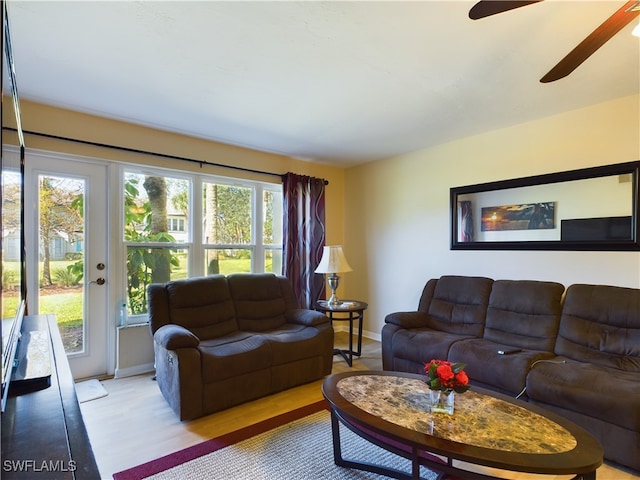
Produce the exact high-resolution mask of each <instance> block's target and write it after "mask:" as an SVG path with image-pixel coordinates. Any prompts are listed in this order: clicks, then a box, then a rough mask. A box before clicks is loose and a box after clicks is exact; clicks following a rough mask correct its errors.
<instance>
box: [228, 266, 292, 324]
mask: <svg viewBox="0 0 640 480" xmlns="http://www.w3.org/2000/svg"><path fill="white" fill-rule="evenodd" d="M227 280H228V282H229V291H230V292H231V297H232V298H233V301H234V304H235V307H236V316H237V321H238V327H239V328H240V330H243V331H251V332H264V331H267V330H273V329H274V328H278V327H281V326H282V325H284V324H285V323H286V318H285V311H286V304H285V300H284V297H283V295H282V291H281V285H280V282H279V280H278V277H276V276H275V275H273V274H270V273H264V274H240V273H238V274H234V275H229V276H228V277H227Z"/></svg>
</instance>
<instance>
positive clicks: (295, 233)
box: [282, 173, 325, 308]
mask: <svg viewBox="0 0 640 480" xmlns="http://www.w3.org/2000/svg"><path fill="white" fill-rule="evenodd" d="M282 179H283V182H282V183H283V197H284V226H283V230H284V231H283V235H284V267H283V268H284V272H283V274H284V275H285V276H286V277H287V278H288V279H289V281H290V282H291V285H293V291H294V293H295V295H296V298H297V300H298V303H299V304H300V306H301V307H302V308H313V305H314V304H315V303H316V302H317V301H318V299H320V298H321V297H322V298H324V294H325V280H324V275H320V274H317V273H314V270H315V269H316V268H317V267H318V264H319V263H320V259H321V258H322V247H324V241H325V226H324V211H325V210H324V208H325V207H324V190H325V181H324V180H323V179H321V178H313V177H307V176H304V175H296V174H295V173H287V174H286V175H283V176H282Z"/></svg>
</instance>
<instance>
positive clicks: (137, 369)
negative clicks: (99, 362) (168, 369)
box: [114, 363, 155, 378]
mask: <svg viewBox="0 0 640 480" xmlns="http://www.w3.org/2000/svg"><path fill="white" fill-rule="evenodd" d="M154 371H155V368H154V365H153V363H147V364H145V365H136V366H134V367H128V368H116V371H115V374H114V377H115V378H123V377H133V376H134V375H141V374H143V373H149V372H154Z"/></svg>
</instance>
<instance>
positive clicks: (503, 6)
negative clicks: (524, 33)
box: [469, 0, 542, 20]
mask: <svg viewBox="0 0 640 480" xmlns="http://www.w3.org/2000/svg"><path fill="white" fill-rule="evenodd" d="M541 1H542V0H528V1H526V0H525V1H510V0H480V1H479V2H478V3H476V4H475V5H474V6H473V7H471V10H469V18H470V19H471V20H479V19H481V18H484V17H490V16H491V15H495V14H497V13H502V12H508V11H509V10H513V9H514V8H520V7H525V6H527V5H531V4H532V3H538V2H541Z"/></svg>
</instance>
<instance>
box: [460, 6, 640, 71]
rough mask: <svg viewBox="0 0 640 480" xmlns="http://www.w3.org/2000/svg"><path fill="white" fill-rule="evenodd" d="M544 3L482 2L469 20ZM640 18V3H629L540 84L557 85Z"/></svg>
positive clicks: (554, 68)
mask: <svg viewBox="0 0 640 480" xmlns="http://www.w3.org/2000/svg"><path fill="white" fill-rule="evenodd" d="M541 1H542V0H528V1H527V0H525V1H510V0H480V1H479V2H478V3H476V4H475V5H474V6H473V7H471V10H470V11H469V18H471V19H472V20H478V19H481V18H485V17H489V16H491V15H496V14H498V13H503V12H507V11H509V10H513V9H516V8H520V7H524V6H527V5H531V4H533V3H538V2H541ZM638 15H640V0H631V1H628V2H626V3H625V4H624V5H623V6H622V7H620V8H619V9H618V11H616V12H615V13H614V14H613V15H611V16H610V17H609V18H607V19H606V20H605V21H604V22H603V23H602V24H601V25H600V26H599V27H598V28H596V29H595V30H594V31H593V32H591V33H590V34H589V35H588V36H587V38H585V39H584V40H583V41H582V42H581V43H580V44H579V45H578V46H577V47H576V48H574V49H573V50H571V52H569V53H568V54H567V56H566V57H564V58H563V59H562V60H560V62H558V64H557V65H556V66H555V67H553V68H552V69H551V70H550V71H549V72H548V73H547V74H546V75H545V76H544V77H542V78H541V79H540V81H541V82H542V83H549V82H554V81H556V80H559V79H561V78H564V77H566V76H567V75H569V74H570V73H571V72H573V71H574V70H575V69H576V68H578V67H579V66H580V65H581V64H582V62H584V61H585V60H586V59H587V58H589V57H590V56H591V55H592V54H593V53H594V52H595V51H596V50H598V49H599V48H600V47H601V46H603V45H604V44H605V43H607V41H608V40H610V39H611V38H612V37H613V36H614V35H615V34H616V33H618V32H619V31H620V30H622V29H623V28H624V27H625V26H626V25H628V24H629V23H630V22H631V21H632V20H633V19H634V18H636V17H637V16H638Z"/></svg>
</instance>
